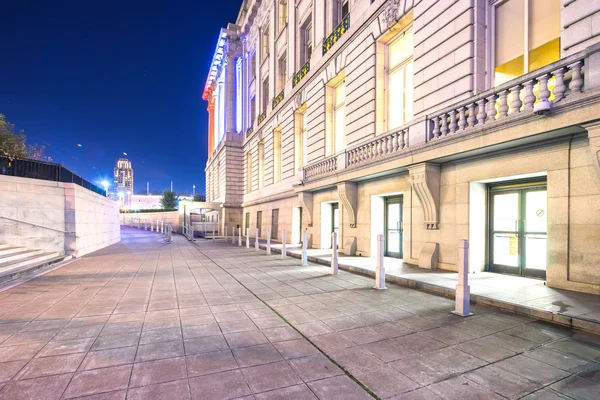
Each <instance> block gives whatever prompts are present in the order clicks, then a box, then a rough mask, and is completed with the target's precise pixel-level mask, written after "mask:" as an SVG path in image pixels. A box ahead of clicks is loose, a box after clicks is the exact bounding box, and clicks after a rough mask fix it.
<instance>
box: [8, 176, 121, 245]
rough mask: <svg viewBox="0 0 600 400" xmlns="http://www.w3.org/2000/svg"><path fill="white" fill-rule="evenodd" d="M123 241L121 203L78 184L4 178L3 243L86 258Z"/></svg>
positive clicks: (11, 177)
mask: <svg viewBox="0 0 600 400" xmlns="http://www.w3.org/2000/svg"><path fill="white" fill-rule="evenodd" d="M2 217H4V218H2ZM120 240H121V232H120V230H119V205H118V203H116V202H113V201H111V200H109V199H107V198H106V197H104V196H102V195H99V194H97V193H94V192H91V191H89V190H87V189H84V188H83V187H81V186H79V185H75V184H73V183H61V182H50V181H43V180H38V179H29V178H18V177H13V176H3V175H0V242H6V243H9V244H12V245H18V246H26V247H28V248H31V249H41V250H45V251H56V252H58V253H60V254H71V255H74V256H83V255H85V254H87V253H90V252H92V251H95V250H98V249H101V248H103V247H106V246H109V245H111V244H114V243H117V242H119V241H120Z"/></svg>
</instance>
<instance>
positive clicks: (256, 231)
mask: <svg viewBox="0 0 600 400" xmlns="http://www.w3.org/2000/svg"><path fill="white" fill-rule="evenodd" d="M254 233H255V235H254V238H255V239H254V248H255V249H256V251H258V246H259V244H260V243H259V242H258V228H256V229H255V230H254Z"/></svg>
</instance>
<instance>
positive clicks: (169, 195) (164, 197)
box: [160, 189, 179, 210]
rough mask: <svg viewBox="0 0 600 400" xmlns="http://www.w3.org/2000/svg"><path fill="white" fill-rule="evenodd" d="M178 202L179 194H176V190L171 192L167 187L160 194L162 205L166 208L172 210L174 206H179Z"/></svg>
mask: <svg viewBox="0 0 600 400" xmlns="http://www.w3.org/2000/svg"><path fill="white" fill-rule="evenodd" d="M178 202H179V197H177V194H175V192H171V191H170V190H167V189H165V190H163V192H162V194H161V195H160V206H161V207H162V208H163V209H164V210H172V209H174V208H177V203H178Z"/></svg>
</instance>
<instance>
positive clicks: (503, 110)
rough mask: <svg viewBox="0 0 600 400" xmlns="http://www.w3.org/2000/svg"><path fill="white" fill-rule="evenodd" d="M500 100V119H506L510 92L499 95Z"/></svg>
mask: <svg viewBox="0 0 600 400" xmlns="http://www.w3.org/2000/svg"><path fill="white" fill-rule="evenodd" d="M498 96H499V98H500V107H498V112H499V113H500V118H503V117H506V116H507V115H508V99H507V96H508V90H503V91H501V92H500V93H498Z"/></svg>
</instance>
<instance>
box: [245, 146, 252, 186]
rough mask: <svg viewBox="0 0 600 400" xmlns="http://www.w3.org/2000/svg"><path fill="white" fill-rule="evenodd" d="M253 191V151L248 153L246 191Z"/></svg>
mask: <svg viewBox="0 0 600 400" xmlns="http://www.w3.org/2000/svg"><path fill="white" fill-rule="evenodd" d="M251 191H252V153H250V152H247V153H246V193H250V192H251Z"/></svg>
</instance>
